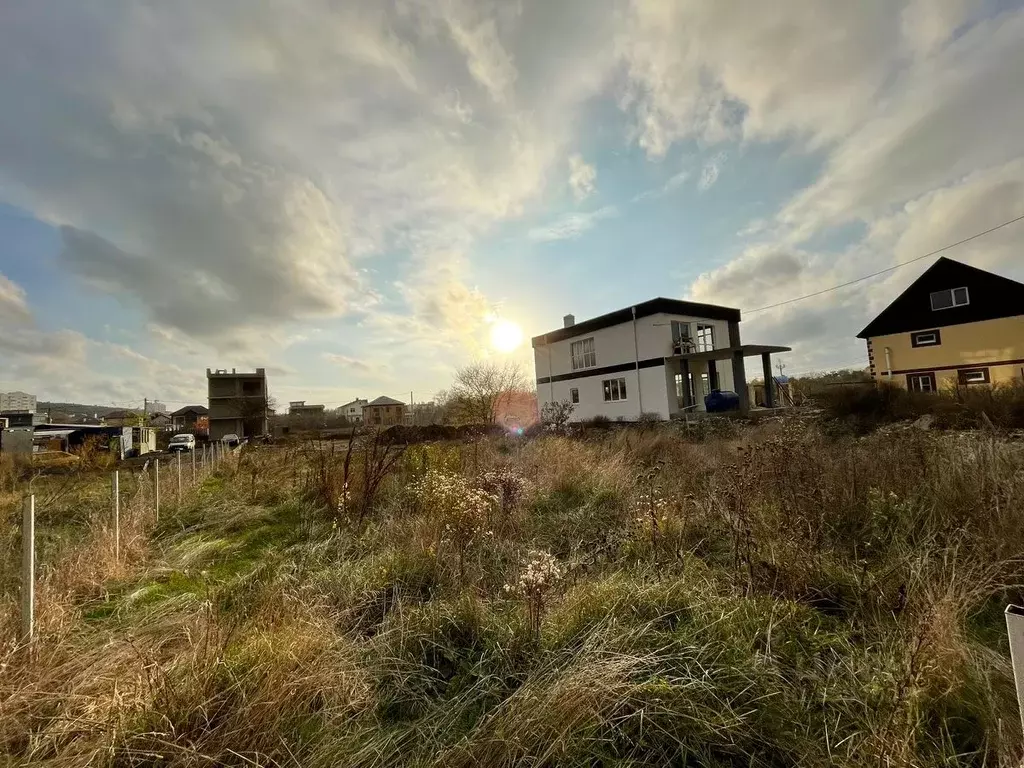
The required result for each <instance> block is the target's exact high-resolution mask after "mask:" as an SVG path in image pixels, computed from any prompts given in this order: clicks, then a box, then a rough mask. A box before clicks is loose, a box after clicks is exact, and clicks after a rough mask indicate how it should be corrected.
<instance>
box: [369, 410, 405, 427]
mask: <svg viewBox="0 0 1024 768" xmlns="http://www.w3.org/2000/svg"><path fill="white" fill-rule="evenodd" d="M363 423H364V424H366V426H368V427H393V426H395V425H396V424H404V423H405V406H404V405H367V406H365V407H364V408H363Z"/></svg>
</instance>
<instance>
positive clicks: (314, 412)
mask: <svg viewBox="0 0 1024 768" xmlns="http://www.w3.org/2000/svg"><path fill="white" fill-rule="evenodd" d="M288 415H289V416H313V417H318V416H319V417H321V418H322V417H323V415H324V407H323V406H322V405H306V401H305V400H292V401H291V402H290V403H288Z"/></svg>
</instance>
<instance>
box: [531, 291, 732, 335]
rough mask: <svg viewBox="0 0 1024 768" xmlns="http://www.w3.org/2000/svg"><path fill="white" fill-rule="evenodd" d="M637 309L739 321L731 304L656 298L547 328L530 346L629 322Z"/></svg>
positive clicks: (646, 312)
mask: <svg viewBox="0 0 1024 768" xmlns="http://www.w3.org/2000/svg"><path fill="white" fill-rule="evenodd" d="M634 308H635V309H636V316H637V318H641V317H649V316H650V315H657V314H660V313H664V314H668V315H691V316H693V317H706V318H708V319H709V320H727V321H730V322H737V323H738V322H739V321H740V311H739V310H738V309H735V308H733V307H721V306H718V305H717V304H698V303H696V302H692V301H680V300H679V299H666V298H661V297H659V298H657V299H651V300H650V301H644V302H642V303H640V304H636V305H635V307H626V308H624V309H617V310H615V311H614V312H609V313H608V314H606V315H598V316H597V317H593V318H591V319H590V320H584V321H582V322H579V323H576V324H575V325H572V326H569V327H568V328H559V329H558V330H556V331H549V332H548V333H543V334H541V335H540V336H534V337H533V346H535V347H537V346H543V345H545V344H553V343H554V342H556V341H564V340H565V339H571V338H573V337H575V336H584V335H586V334H588V333H593V332H594V331H599V330H601V329H602V328H611V327H612V326H613V325H621V324H622V323H628V322H630V321H631V320H632V319H633V309H634Z"/></svg>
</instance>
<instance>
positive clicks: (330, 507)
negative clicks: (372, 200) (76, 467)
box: [0, 421, 1024, 768]
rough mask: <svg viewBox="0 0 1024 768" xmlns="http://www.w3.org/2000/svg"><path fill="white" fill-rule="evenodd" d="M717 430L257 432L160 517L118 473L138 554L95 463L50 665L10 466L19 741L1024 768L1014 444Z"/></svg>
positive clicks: (63, 552)
mask: <svg viewBox="0 0 1024 768" xmlns="http://www.w3.org/2000/svg"><path fill="white" fill-rule="evenodd" d="M716 424H719V425H721V426H718V427H715V428H709V429H708V430H706V431H705V432H704V434H703V435H694V434H683V433H681V432H679V431H677V430H676V429H675V428H672V427H664V428H660V429H648V430H645V431H643V432H641V431H634V430H625V431H620V432H611V433H601V434H599V435H598V436H588V437H586V438H584V439H568V438H564V437H556V436H550V437H542V438H538V439H535V440H528V441H510V440H507V439H505V438H493V437H488V438H483V439H480V440H478V441H464V442H446V443H434V444H426V445H418V446H412V447H409V448H407V449H404V450H403V449H402V448H400V447H396V446H386V445H382V444H379V443H377V442H375V441H374V440H372V439H370V438H364V439H363V440H361V441H359V442H357V444H356V445H355V447H354V448H353V450H352V453H351V455H346V454H345V453H344V452H339V453H327V452H321V451H320V450H317V449H315V448H314V447H313V446H273V447H260V448H246V449H244V451H243V452H242V453H241V454H238V455H235V456H233V457H231V458H230V459H229V460H228V461H227V462H226V463H224V464H222V465H221V466H220V467H219V468H217V469H215V470H212V471H210V472H209V473H207V472H205V471H202V470H201V471H200V472H199V482H198V485H197V486H196V488H195V489H194V490H189V491H187V492H186V494H185V497H184V498H183V500H182V503H181V504H180V506H179V504H178V503H177V501H176V499H175V497H174V494H173V488H172V487H171V486H167V487H165V490H164V502H163V505H162V507H163V508H162V510H161V517H160V520H159V522H157V521H156V520H155V519H154V513H153V506H152V494H151V486H150V479H149V478H142V477H134V478H133V477H126V478H123V479H122V492H123V493H124V501H123V505H124V509H125V512H124V514H123V516H122V518H123V519H122V523H121V525H122V537H123V538H122V544H121V550H120V559H119V560H118V561H115V560H114V557H113V544H112V529H111V526H110V511H109V510H110V502H109V493H108V491H107V486H106V485H105V483H106V475H105V474H102V473H99V470H97V472H98V474H95V475H90V474H89V473H88V472H85V473H83V474H82V475H81V476H77V477H74V478H70V479H69V478H64V479H61V480H60V482H59V483H57V481H56V480H53V479H51V480H50V481H48V482H50V483H51V485H48V486H47V485H42V486H40V485H37V486H36V493H37V494H38V496H37V500H38V503H39V508H40V517H39V523H38V527H39V530H40V536H41V541H42V544H41V555H40V558H41V561H42V566H43V573H44V576H43V577H42V580H41V583H40V588H39V602H40V605H39V625H40V636H39V639H38V641H37V643H36V648H35V655H34V658H33V659H32V660H31V662H29V661H28V660H27V658H26V656H25V654H24V653H23V652H20V651H18V650H16V649H15V648H14V646H13V640H14V637H15V636H16V635H15V633H16V625H15V622H16V615H17V611H16V609H15V606H16V597H17V595H16V589H17V578H16V570H15V569H16V564H17V558H16V551H15V550H16V544H17V537H16V533H15V531H16V528H15V526H16V522H15V521H16V519H17V505H16V494H14V493H11V491H12V489H13V488H15V486H16V484H17V483H18V482H19V481H17V480H16V479H15V477H14V475H13V469H12V468H10V467H8V468H7V474H4V473H3V472H0V483H5V484H6V485H5V486H4V485H0V494H3V493H4V492H5V491H6V492H7V494H8V495H7V496H3V495H0V504H4V499H7V504H6V507H4V508H3V510H4V514H5V517H4V519H5V524H6V528H5V529H4V531H5V533H4V536H5V538H4V539H3V540H0V546H2V548H3V549H4V551H3V556H2V557H0V563H3V565H2V566H0V568H2V570H0V589H2V593H0V594H2V600H0V617H4V618H2V619H0V642H3V643H5V645H4V646H3V647H4V648H6V650H5V651H3V653H4V657H3V658H2V659H0V670H3V671H2V672H0V754H3V753H6V755H7V756H8V759H9V760H10V761H11V762H12V764H17V765H25V766H33V765H38V766H42V765H47V766H57V765H61V766H64V765H107V766H136V765H137V766H142V765H172V766H185V765H189V766H191V765H236V766H254V765H260V766H278V765H282V766H283V765H302V766H395V765H409V766H424V765H434V766H518V765H531V766H540V765H545V766H588V767H589V766H640V765H657V766H660V765H686V766H707V767H708V768H710V767H712V766H715V767H719V768H724V767H725V766H740V765H743V766H795V765H800V766H824V765H829V766H850V767H851V768H852V767H853V766H858V767H859V766H865V765H870V766H960V765H962V766H981V765H991V766H1004V765H1005V766H1009V765H1015V764H1018V762H1019V760H1020V757H1021V732H1020V720H1019V717H1018V714H1017V706H1016V701H1015V696H1014V688H1013V679H1012V672H1011V669H1010V666H1009V662H1008V656H1007V648H1006V641H1005V627H1004V626H1003V624H1002V622H1003V619H1002V615H1001V612H1002V608H1003V606H1004V605H1005V603H1006V602H1007V601H1010V600H1017V599H1020V597H1021V594H1022V592H1021V584H1022V578H1021V577H1022V568H1021V564H1020V560H1019V557H1020V555H1021V553H1022V552H1024V527H1022V526H1021V525H1020V524H1019V520H1020V513H1021V510H1024V446H1021V445H1020V444H1011V443H1003V442H1001V441H999V440H998V439H995V438H993V437H991V436H985V435H981V434H978V435H951V434H948V435H942V434H933V433H925V432H908V433H907V434H906V435H902V436H901V437H900V439H899V441H895V440H893V439H892V438H891V437H887V436H886V435H884V434H875V435H871V436H868V437H864V438H853V437H848V436H844V437H836V438H828V437H825V436H824V435H822V434H821V433H820V432H819V430H818V427H817V426H816V425H814V424H805V425H797V424H787V423H784V422H782V423H771V424H765V425H762V426H754V427H743V428H742V431H736V428H734V427H732V426H731V425H730V423H729V422H724V421H723V422H716ZM346 467H347V470H346ZM137 480H140V481H141V480H144V481H145V482H136V481H137ZM165 482H166V479H165ZM19 487H20V486H19Z"/></svg>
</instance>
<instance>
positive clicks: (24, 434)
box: [0, 429, 33, 456]
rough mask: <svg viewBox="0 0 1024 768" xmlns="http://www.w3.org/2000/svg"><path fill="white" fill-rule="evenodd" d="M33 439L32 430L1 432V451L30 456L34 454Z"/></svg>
mask: <svg viewBox="0 0 1024 768" xmlns="http://www.w3.org/2000/svg"><path fill="white" fill-rule="evenodd" d="M32 438H33V431H32V430H31V429H4V430H0V451H3V452H4V453H11V454H15V455H22V456H29V455H31V454H32Z"/></svg>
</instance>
